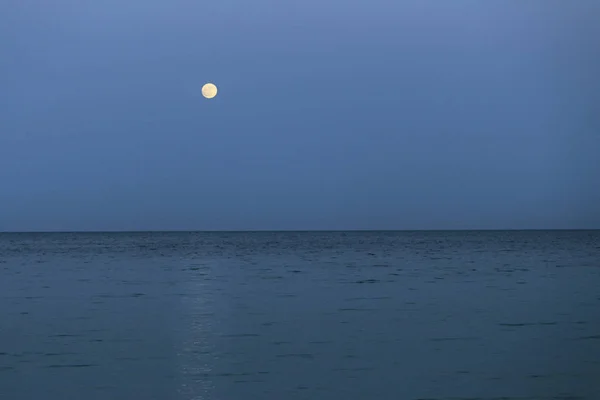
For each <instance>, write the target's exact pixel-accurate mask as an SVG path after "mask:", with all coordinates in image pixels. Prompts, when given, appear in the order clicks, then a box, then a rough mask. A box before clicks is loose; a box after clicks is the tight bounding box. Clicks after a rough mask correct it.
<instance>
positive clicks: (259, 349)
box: [0, 231, 600, 400]
mask: <svg viewBox="0 0 600 400" xmlns="http://www.w3.org/2000/svg"><path fill="white" fill-rule="evenodd" d="M0 399H2V400H38V399H44V400H84V399H85V400H109V399H110V400H171V399H172V400H259V399H260V400H283V399H285V400H300V399H307V400H308V399H311V400H315V399H317V400H318V399H322V400H374V399H375V400H424V399H427V400H450V399H452V400H467V399H468V400H501V399H502V400H542V399H544V400H546V399H548V400H581V399H586V400H599V399H600V231H415V232H388V231H386V232H376V231H368V232H357V231H351V232H135V233H3V234H0Z"/></svg>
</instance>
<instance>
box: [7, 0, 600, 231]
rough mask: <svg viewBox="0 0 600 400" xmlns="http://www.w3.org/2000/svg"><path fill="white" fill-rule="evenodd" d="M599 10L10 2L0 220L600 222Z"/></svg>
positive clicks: (379, 1) (180, 224)
mask: <svg viewBox="0 0 600 400" xmlns="http://www.w3.org/2000/svg"><path fill="white" fill-rule="evenodd" d="M598 21H600V2H598V1H597V0H578V1H552V0H538V1H516V0H503V1H499V0H498V1H492V0H490V1H461V0H457V1H427V0H423V1H384V0H369V1H357V0H345V1H341V0H319V1H317V0H304V1H293V2H292V1H281V0H277V1H276V0H256V1H252V2H249V1H245V0H218V1H191V0H187V1H186V0H168V1H166V0H162V1H158V0H143V1H142V0H131V1H122V0H102V1H91V0H86V1H84V0H53V1H43V0H30V1H20V0H19V1H17V0H7V1H2V2H1V3H0V50H1V53H0V54H1V59H0V73H1V74H0V91H1V95H0V230H5V231H12V230H25V231H27V230H146V229H152V230H154V229H156V230H170V229H176V230H179V229H182V230H188V229H190V230H213V229H216V230H221V229H224V230H230V229H232V230H246V229H258V230H261V229H291V230H294V229H297V230H304V229H465V228H481V229H494V228H499V229H502V228H586V227H590V228H600V155H599V153H600V108H599V105H600V75H599V74H600V23H598ZM207 81H211V82H214V83H216V84H217V86H218V87H219V95H218V96H217V97H216V98H214V99H212V100H206V99H204V98H202V96H201V94H200V89H201V87H202V85H203V84H204V83H205V82H207Z"/></svg>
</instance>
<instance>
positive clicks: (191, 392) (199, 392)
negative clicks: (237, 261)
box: [177, 271, 215, 400]
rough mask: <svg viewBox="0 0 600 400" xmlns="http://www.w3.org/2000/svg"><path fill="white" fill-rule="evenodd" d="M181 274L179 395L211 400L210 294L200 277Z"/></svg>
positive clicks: (211, 303)
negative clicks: (182, 279)
mask: <svg viewBox="0 0 600 400" xmlns="http://www.w3.org/2000/svg"><path fill="white" fill-rule="evenodd" d="M192 272H194V271H185V274H184V277H183V278H184V279H185V282H183V283H182V287H183V293H182V294H181V302H180V306H181V325H180V332H179V333H180V338H181V340H180V346H179V348H178V353H177V358H178V360H179V378H180V385H179V394H180V398H181V399H182V400H184V399H185V400H211V399H212V398H213V392H214V382H213V381H212V377H211V376H212V371H213V368H214V366H213V363H212V360H213V359H214V349H215V344H214V340H213V335H214V332H215V326H214V320H215V319H214V315H213V314H214V307H213V305H214V298H213V296H214V294H213V293H211V290H210V287H209V285H208V284H207V282H206V280H205V278H206V277H204V276H198V275H194V274H193V273H192Z"/></svg>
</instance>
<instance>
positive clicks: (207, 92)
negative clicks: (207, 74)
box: [202, 83, 217, 99]
mask: <svg viewBox="0 0 600 400" xmlns="http://www.w3.org/2000/svg"><path fill="white" fill-rule="evenodd" d="M216 95H217V87H216V86H215V85H214V84H212V83H207V84H206V85H204V86H202V96H204V97H206V98H207V99H212V98H213V97H215V96H216Z"/></svg>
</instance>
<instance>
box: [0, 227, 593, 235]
mask: <svg viewBox="0 0 600 400" xmlns="http://www.w3.org/2000/svg"><path fill="white" fill-rule="evenodd" d="M598 230H600V228H478V229H469V228H462V229H241V230H239V229H236V230H230V229H212V230H211V229H209V230H196V229H192V230H189V229H166V230H164V229H163V230H161V229H145V230H64V231H63V230H39V231H38V230H35V231H3V230H0V234H11V233H21V234H27V233H310V232H330V233H333V232H514V231H598Z"/></svg>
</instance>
